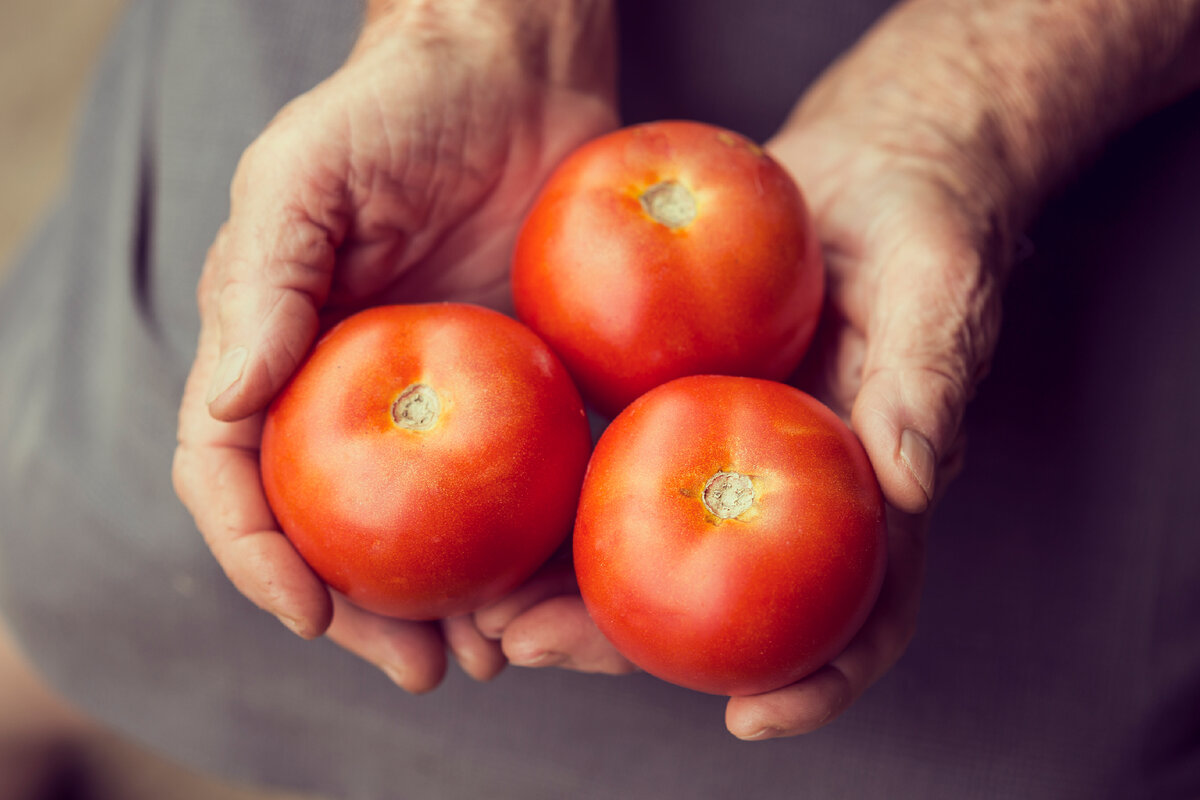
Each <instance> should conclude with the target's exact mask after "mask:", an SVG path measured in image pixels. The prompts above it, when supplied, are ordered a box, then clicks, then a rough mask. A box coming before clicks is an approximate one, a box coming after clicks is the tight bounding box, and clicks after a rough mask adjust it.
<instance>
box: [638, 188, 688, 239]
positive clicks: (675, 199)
mask: <svg viewBox="0 0 1200 800" xmlns="http://www.w3.org/2000/svg"><path fill="white" fill-rule="evenodd" d="M638 202H640V203H641V204H642V208H643V209H645V211H646V213H647V214H649V215H650V216H651V218H653V219H654V221H655V222H658V223H660V224H662V225H666V226H667V227H668V228H671V229H672V230H674V229H676V228H682V227H683V226H685V225H687V224H688V223H690V222H691V221H692V220H694V219H695V218H696V198H695V197H694V196H693V195H692V193H691V192H689V191H688V189H687V187H686V186H684V185H683V184H682V183H679V182H677V181H660V182H658V183H656V184H654V185H653V186H651V187H650V188H649V189H647V190H646V191H644V192H642V194H641V195H640V196H639V197H638Z"/></svg>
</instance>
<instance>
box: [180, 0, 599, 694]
mask: <svg viewBox="0 0 1200 800" xmlns="http://www.w3.org/2000/svg"><path fill="white" fill-rule="evenodd" d="M444 5H447V6H449V5H450V4H444ZM372 7H374V6H372ZM379 7H380V8H384V10H383V11H381V12H380V13H377V14H374V15H372V16H371V18H369V19H368V22H367V24H366V26H365V27H364V30H363V33H362V35H361V37H360V39H359V41H358V43H357V45H356V46H355V48H354V50H353V52H352V53H351V55H350V57H349V59H348V60H347V62H346V63H345V65H344V66H343V67H342V68H340V69H339V70H338V71H337V72H336V73H335V74H334V75H332V76H331V77H330V78H329V79H328V80H326V81H325V82H324V83H322V84H321V85H319V86H317V87H316V88H315V89H313V90H312V91H311V92H309V93H307V94H305V95H302V96H301V97H299V98H297V99H296V100H294V101H293V102H292V103H290V104H289V105H288V106H287V107H285V108H284V109H283V110H282V111H281V112H280V113H279V114H278V116H277V117H276V118H275V120H274V121H273V122H272V123H271V124H270V125H269V126H268V127H267V129H266V130H265V131H264V132H263V133H262V135H261V136H260V137H259V138H258V139H257V140H256V141H255V142H254V143H253V144H252V145H251V146H250V148H249V149H248V150H247V151H246V153H245V154H244V156H243V157H242V159H241V161H240V163H239V165H238V168H237V170H236V173H235V176H234V179H233V185H232V190H231V206H230V215H229V219H228V221H227V222H226V223H225V224H224V225H223V226H222V228H221V230H220V232H219V233H218V235H217V237H216V241H215V242H214V244H213V246H212V248H211V249H210V251H209V254H208V258H207V260H206V262H205V264H204V268H203V272H202V274H201V278H200V284H199V289H198V300H199V305H200V316H201V332H200V338H199V343H198V348H197V354H196V360H195V363H194V364H193V367H192V370H191V374H190V376H189V378H188V381H187V384H186V388H185V392H184V396H183V400H182V404H181V408H180V415H179V444H178V448H177V450H176V454H175V462H174V473H173V476H174V481H175V487H176V491H177V493H178V495H179V497H180V498H181V499H182V500H183V502H184V504H185V505H186V506H187V508H188V509H189V510H190V511H191V513H192V515H193V517H194V518H195V520H196V524H197V527H198V528H199V529H200V531H201V533H202V534H203V536H204V538H205V541H206V542H207V544H208V545H209V547H210V548H211V550H212V552H213V554H214V556H215V557H216V558H217V560H218V561H219V562H220V564H221V566H222V567H223V568H224V570H225V572H226V574H227V575H228V576H229V578H230V579H231V580H232V582H233V583H234V584H235V586H236V587H237V588H238V589H239V590H240V591H241V592H242V593H243V594H244V595H245V596H246V597H248V598H249V599H250V600H252V601H253V602H254V603H256V604H257V605H258V606H259V607H261V608H263V609H265V610H267V611H269V612H270V613H272V614H274V615H276V616H277V617H278V618H279V619H280V620H281V621H283V622H284V623H285V624H286V625H287V626H288V627H289V628H290V629H292V630H293V631H295V632H296V633H297V634H299V635H301V636H303V637H306V638H311V637H316V636H319V635H321V634H323V633H326V632H328V635H329V637H330V638H331V639H333V640H335V641H337V642H338V643H339V644H340V645H342V646H343V647H345V648H346V649H348V650H350V651H352V652H354V653H357V654H358V655H360V656H361V657H363V658H365V659H366V660H368V661H370V662H372V663H374V664H376V665H378V666H379V667H380V668H381V669H383V670H384V671H385V672H386V673H387V674H388V675H389V676H390V677H392V679H393V680H395V681H396V682H397V683H398V684H399V685H401V686H402V687H404V688H406V689H408V690H410V691H424V690H428V689H431V688H433V687H434V686H436V685H437V683H438V682H439V681H440V680H441V677H442V675H443V673H444V670H445V668H446V655H445V652H446V648H447V647H449V650H450V651H451V652H452V653H453V654H454V655H455V657H456V658H457V660H458V662H459V663H460V664H461V666H462V667H463V668H464V670H465V671H466V672H467V673H468V674H471V675H472V676H474V677H476V678H480V679H486V678H489V677H491V676H492V675H494V674H496V673H497V672H498V671H499V670H500V669H501V668H502V667H503V665H504V658H503V656H502V654H501V652H500V649H499V647H498V646H497V645H496V644H495V643H494V642H493V641H491V640H489V639H487V638H485V637H483V636H482V635H480V634H479V632H478V630H477V629H476V628H475V625H474V622H473V620H472V618H471V617H469V616H466V617H460V618H456V619H451V620H445V621H442V622H441V623H417V622H407V621H401V620H394V619H387V618H383V617H378V616H376V615H373V614H370V613H367V612H365V611H363V610H361V609H358V608H356V607H355V606H353V605H352V604H350V603H349V602H347V601H346V600H345V599H344V598H341V597H338V596H336V595H335V594H333V593H331V592H330V591H329V590H328V589H327V587H326V586H325V585H324V584H323V583H322V581H321V580H320V579H319V578H318V577H317V576H316V575H315V574H314V573H313V572H312V571H311V570H310V569H309V567H308V566H307V565H306V564H305V563H304V562H303V560H301V558H300V557H299V555H298V554H297V553H296V552H295V550H294V549H293V548H292V547H291V545H290V544H289V542H288V541H287V539H286V538H285V537H284V536H283V535H282V533H281V532H280V531H279V530H278V526H277V524H276V522H275V520H274V518H273V517H272V515H271V511H270V508H269V507H268V505H267V502H266V499H265V497H264V494H263V489H262V484H261V481H260V478H259V472H258V444H259V440H260V438H261V429H262V414H263V409H264V408H265V407H266V405H267V404H268V403H269V402H270V400H271V399H272V398H273V397H274V396H275V394H276V393H277V392H278V391H279V390H280V388H282V386H283V385H284V383H285V382H286V381H287V380H288V378H289V377H290V376H291V374H292V373H293V372H294V371H295V369H296V367H297V366H298V365H299V364H300V362H301V361H302V359H303V358H304V356H305V354H306V352H307V350H308V348H309V347H310V345H311V344H312V342H313V340H314V338H315V337H316V336H317V334H318V333H319V331H320V330H322V329H323V328H324V327H326V326H327V325H328V324H329V323H330V322H331V321H333V320H336V319H337V318H339V317H341V316H344V315H346V314H348V313H350V312H352V311H354V310H357V309H359V308H362V307H366V306H368V305H377V304H380V303H387V302H417V301H426V300H448V299H455V300H461V301H469V302H476V303H481V304H484V305H492V306H503V305H504V304H505V303H506V302H507V297H508V287H507V275H508V266H509V258H510V252H511V248H512V243H513V240H514V238H515V234H516V227H517V225H518V223H519V221H520V219H521V216H522V214H523V213H524V211H525V209H526V208H527V207H528V205H529V204H530V202H531V201H532V198H533V196H534V194H535V193H536V191H537V189H538V187H539V186H540V185H541V183H542V182H543V180H544V178H545V177H546V175H547V174H548V172H549V171H550V170H551V169H552V168H553V166H554V165H555V164H556V163H557V162H558V161H559V160H560V159H561V158H562V157H563V156H564V155H565V154H566V153H567V152H569V151H570V150H572V149H573V148H575V147H577V146H578V145H579V144H581V143H582V142H583V141H585V140H587V139H590V138H592V137H594V136H596V135H599V134H600V133H603V132H605V131H607V130H609V129H610V128H612V127H614V126H615V124H616V116H615V112H614V98H613V91H614V90H613V55H612V30H611V27H612V26H611V18H610V10H609V8H608V4H607V3H606V2H601V1H600V0H598V1H597V2H596V3H594V4H591V5H589V4H587V3H581V4H576V5H575V6H573V12H572V13H574V14H576V15H577V16H573V17H571V18H570V19H568V18H567V15H565V14H564V13H563V11H562V9H560V8H556V7H555V4H554V3H553V2H540V0H523V1H522V2H513V3H509V4H481V5H480V7H479V8H475V7H474V4H472V3H466V4H457V5H454V6H453V7H448V8H441V9H437V10H430V9H428V8H426V7H425V6H423V5H422V4H409V3H392V4H379ZM385 7H386V8H385Z"/></svg>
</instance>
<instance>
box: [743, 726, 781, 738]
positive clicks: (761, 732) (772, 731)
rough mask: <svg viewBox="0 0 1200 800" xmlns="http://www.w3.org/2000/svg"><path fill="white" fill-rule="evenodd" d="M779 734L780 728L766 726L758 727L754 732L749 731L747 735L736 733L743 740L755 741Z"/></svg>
mask: <svg viewBox="0 0 1200 800" xmlns="http://www.w3.org/2000/svg"><path fill="white" fill-rule="evenodd" d="M779 734H780V730H779V729H778V728H772V727H769V726H768V727H766V728H759V729H758V730H756V731H755V732H754V733H751V734H749V735H745V736H743V735H741V734H736V735H737V737H738V738H739V739H741V740H742V741H743V742H757V741H761V740H763V739H774V738H775V737H776V736H778V735H779Z"/></svg>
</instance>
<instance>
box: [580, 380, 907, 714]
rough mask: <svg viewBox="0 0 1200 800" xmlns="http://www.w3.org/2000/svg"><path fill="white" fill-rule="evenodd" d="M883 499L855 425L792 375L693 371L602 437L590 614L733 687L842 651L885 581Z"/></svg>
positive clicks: (664, 659) (589, 527)
mask: <svg viewBox="0 0 1200 800" xmlns="http://www.w3.org/2000/svg"><path fill="white" fill-rule="evenodd" d="M885 537H886V527H885V523H884V516H883V498H882V495H881V493H880V490H879V485H878V483H876V480H875V475H874V472H872V470H871V465H870V462H869V461H868V460H867V455H866V453H865V451H864V450H863V448H862V445H861V444H860V443H859V441H858V439H857V438H856V437H855V436H854V434H853V433H852V432H851V431H850V429H849V428H847V427H846V426H845V425H844V424H843V423H842V421H841V420H840V419H838V418H837V416H836V415H834V413H833V412H832V411H830V410H829V409H827V408H826V407H825V406H823V405H821V404H820V403H819V402H817V401H816V400H814V399H813V398H812V397H810V396H808V395H806V394H804V393H803V392H801V391H799V390H798V389H794V388H792V387H790V386H785V385H783V384H780V383H773V382H770V381H763V380H756V379H752V378H736V377H721V376H695V377H688V378H681V379H679V380H676V381H672V382H671V383H668V384H665V385H663V386H660V387H658V388H657V389H654V390H653V391H651V392H650V393H648V394H646V395H644V396H643V397H641V398H639V399H638V400H637V401H635V402H634V403H633V404H632V405H630V406H629V407H628V408H627V409H626V410H625V411H624V412H622V413H621V415H620V416H618V417H617V418H616V420H614V421H613V423H612V424H611V425H610V426H609V428H608V430H607V431H605V433H604V435H603V436H602V437H601V438H600V442H599V443H598V444H597V446H596V450H595V452H594V453H593V455H592V460H591V464H590V466H589V467H588V472H587V477H586V478H585V479H584V485H583V494H582V496H581V498H580V505H579V515H578V517H577V519H576V523H575V543H574V546H575V569H576V572H577V574H578V577H579V588H580V591H581V593H582V594H583V599H584V601H585V603H586V604H587V608H588V611H589V612H590V614H591V615H592V618H593V619H594V620H595V622H596V624H597V626H599V628H600V630H601V631H602V632H603V633H604V634H605V636H607V637H608V639H609V640H610V641H611V642H612V643H613V644H614V645H615V646H616V647H617V649H618V650H620V651H621V652H622V653H623V654H624V655H625V656H626V657H627V658H629V659H630V660H631V661H633V662H634V663H635V664H637V665H638V666H640V667H642V668H643V669H644V670H646V671H647V672H649V673H651V674H653V675H656V676H658V677H660V678H663V679H664V680H667V681H670V682H672V683H676V684H679V685H680V686H686V687H688V688H691V689H698V690H700V691H704V692H711V693H714V694H725V695H745V694H757V693H759V692H765V691H769V690H772V689H777V688H779V687H781V686H786V685H788V684H790V683H793V682H794V681H797V680H799V679H800V678H802V677H804V676H805V675H807V674H809V673H811V672H813V671H814V670H816V669H818V668H819V667H821V666H822V665H824V664H826V663H828V662H829V660H830V659H832V658H834V657H835V656H836V655H838V654H839V653H840V652H841V651H842V650H843V649H844V648H845V646H846V645H847V643H849V641H850V639H851V637H853V636H854V634H855V633H856V632H857V631H858V629H859V628H860V627H861V626H862V624H863V621H864V620H865V619H866V617H867V614H868V612H869V611H870V610H871V607H872V606H873V605H874V603H875V600H876V597H877V596H878V593H879V587H880V584H881V582H882V580H883V573H884V566H885V557H886V547H887V545H886V539H885Z"/></svg>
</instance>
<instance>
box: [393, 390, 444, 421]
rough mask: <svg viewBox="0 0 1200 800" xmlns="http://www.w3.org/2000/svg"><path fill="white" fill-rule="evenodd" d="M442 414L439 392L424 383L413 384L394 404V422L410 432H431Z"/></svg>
mask: <svg viewBox="0 0 1200 800" xmlns="http://www.w3.org/2000/svg"><path fill="white" fill-rule="evenodd" d="M441 413H442V401H441V400H440V399H439V398H438V396H437V392H435V391H434V390H433V388H432V387H430V386H427V385H426V384H424V383H414V384H412V385H411V386H409V387H408V388H407V389H405V390H404V391H403V392H401V393H400V396H399V397H397V398H396V402H394V403H392V420H393V421H394V422H395V423H396V425H397V426H398V427H401V428H405V429H407V430H410V431H425V430H429V429H430V428H432V427H433V425H434V423H435V422H437V421H438V417H439V416H440V415H441Z"/></svg>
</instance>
